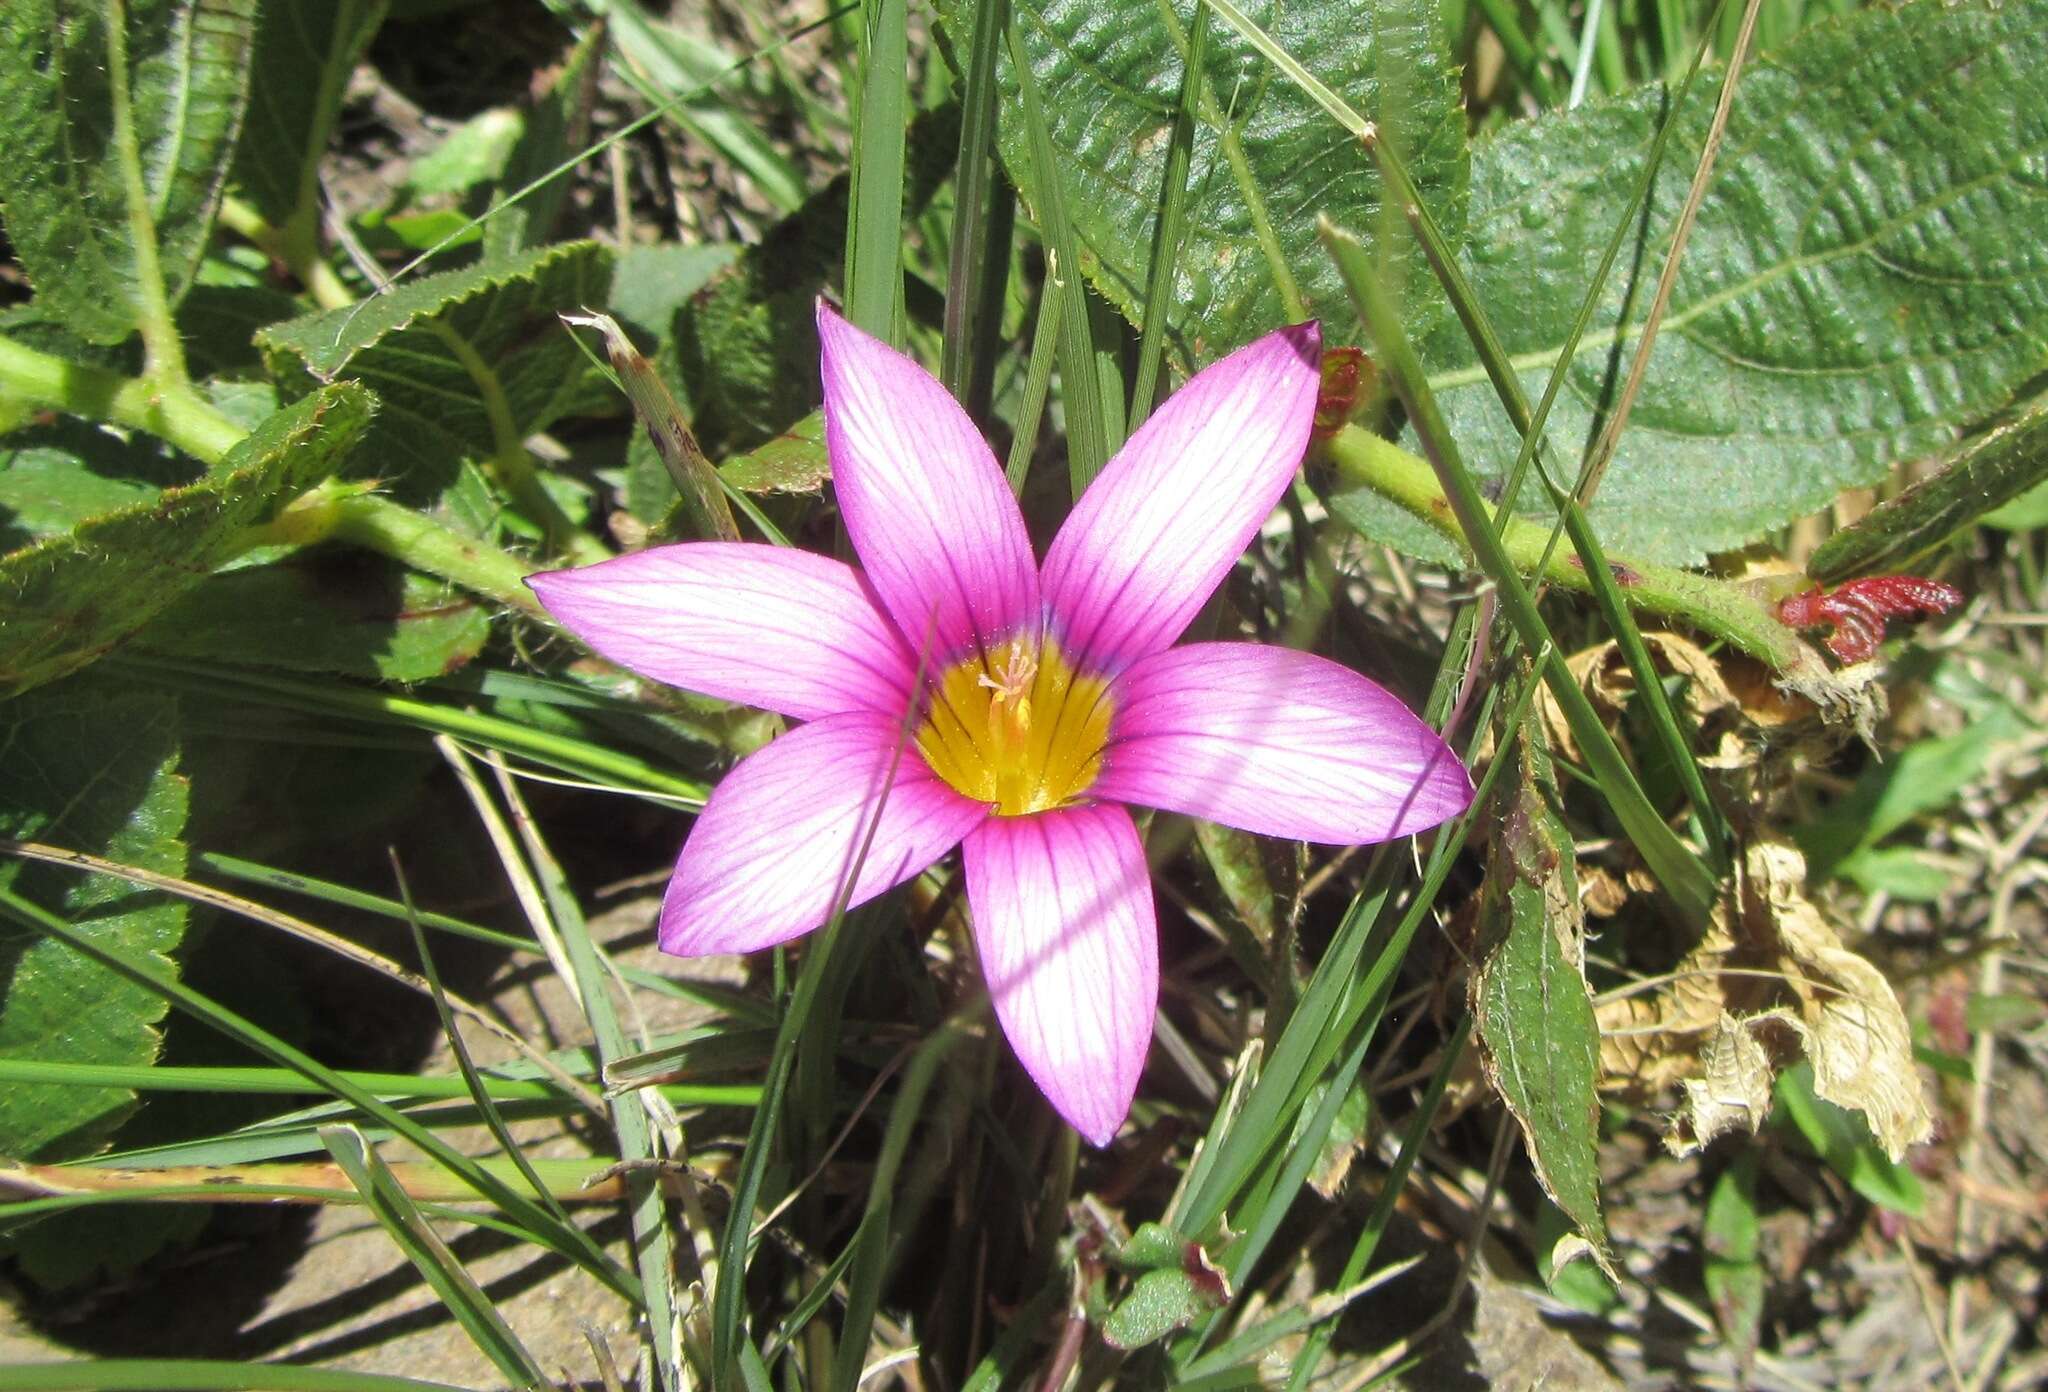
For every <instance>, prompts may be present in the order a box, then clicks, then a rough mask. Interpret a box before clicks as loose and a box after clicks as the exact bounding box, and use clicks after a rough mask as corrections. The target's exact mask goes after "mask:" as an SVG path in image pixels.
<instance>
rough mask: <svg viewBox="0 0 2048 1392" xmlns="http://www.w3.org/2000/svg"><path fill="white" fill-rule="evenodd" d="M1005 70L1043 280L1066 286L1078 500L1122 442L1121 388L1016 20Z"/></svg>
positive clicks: (1065, 341) (1072, 462) (1065, 340)
mask: <svg viewBox="0 0 2048 1392" xmlns="http://www.w3.org/2000/svg"><path fill="white" fill-rule="evenodd" d="M1008 32H1009V48H1010V66H1011V67H1012V68H1013V69H1014V70H1015V72H1016V74H1017V85H1018V87H1019V89H1020V90H1021V91H1022V93H1023V98H1024V100H1023V107H1022V109H1023V116H1024V129H1025V131H1026V132H1027V134H1028V135H1029V137H1030V140H1031V162H1032V163H1033V164H1034V165H1036V166H1037V168H1038V170H1039V179H1038V185H1039V188H1040V189H1041V190H1042V192H1041V193H1040V195H1039V198H1040V202H1041V204H1042V205H1043V206H1041V207H1040V208H1039V209H1038V210H1037V211H1038V225H1039V228H1040V230H1041V231H1042V232H1043V233H1044V236H1045V251H1046V276H1047V278H1048V279H1050V280H1055V281H1061V282H1064V285H1065V290H1064V295H1065V298H1066V300H1067V303H1066V304H1065V305H1064V306H1063V307H1062V309H1061V312H1060V317H1059V343H1060V399H1061V401H1062V402H1063V403H1064V404H1065V406H1066V410H1067V477H1068V480H1069V484H1070V486H1071V488H1072V490H1073V496H1074V497H1076V498H1079V497H1080V496H1081V494H1082V492H1083V490H1085V489H1086V488H1087V487H1088V485H1089V484H1090V483H1091V482H1093V481H1094V478H1095V476H1096V475H1097V474H1098V473H1100V472H1102V466H1103V465H1104V464H1107V463H1108V462H1109V457H1110V455H1112V454H1114V453H1115V452H1116V447H1117V446H1118V445H1120V444H1122V443H1123V422H1124V414H1123V407H1122V403H1121V396H1122V393H1121V391H1115V392H1112V391H1111V390H1110V389H1109V388H1108V384H1107V383H1106V382H1105V380H1104V373H1103V371H1102V362H1101V357H1100V348H1099V345H1098V344H1097V343H1096V341H1095V327H1094V315H1093V314H1092V313H1090V311H1089V305H1088V291H1087V286H1086V282H1085V281H1084V280H1083V278H1082V275H1081V250H1080V242H1079V240H1078V239H1077V238H1076V237H1075V236H1074V229H1073V225H1072V224H1071V223H1069V222H1068V221H1067V203H1066V194H1065V193H1064V192H1063V191H1062V185H1061V175H1060V165H1059V159H1058V157H1057V156H1056V155H1055V154H1054V152H1053V147H1052V134H1051V131H1050V129H1049V128H1048V127H1047V125H1046V122H1045V108H1044V104H1043V99H1042V98H1041V97H1040V95H1039V91H1038V78H1037V77H1036V75H1035V74H1033V72H1032V70H1031V60H1030V59H1029V57H1028V56H1027V55H1026V54H1025V52H1024V40H1023V37H1022V36H1021V35H1020V34H1019V33H1018V30H1017V21H1016V19H1015V18H1014V17H1012V19H1011V20H1010V23H1009V25H1008Z"/></svg>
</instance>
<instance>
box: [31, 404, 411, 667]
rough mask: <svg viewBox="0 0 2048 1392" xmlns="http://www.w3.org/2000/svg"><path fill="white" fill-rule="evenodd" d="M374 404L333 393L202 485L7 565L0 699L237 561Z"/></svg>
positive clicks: (282, 418)
mask: <svg viewBox="0 0 2048 1392" xmlns="http://www.w3.org/2000/svg"><path fill="white" fill-rule="evenodd" d="M370 411H371V404H370V397H369V394H368V393H366V392H364V391H363V390H362V389H361V388H360V387H357V386H354V385H353V384H350V383H343V384H341V385H339V386H334V387H327V388H324V389H322V390H321V391H319V392H316V393H315V394H314V395H312V396H310V397H308V398H306V399H305V400H303V401H301V402H299V403H298V404H297V405H295V406H291V407H288V408H286V409H285V410H283V411H280V412H278V413H277V414H276V415H274V416H272V417H271V418H270V419H269V420H268V421H265V422H264V423H263V425H262V426H260V427H259V428H258V429H257V430H256V431H255V433H254V434H252V435H250V436H249V437H248V438H247V439H246V440H244V441H242V443H241V444H239V445H237V446H235V448H234V449H233V450H232V451H230V452H229V454H228V456H227V458H226V459H224V460H223V461H222V462H221V465H220V467H219V468H218V469H216V470H215V471H214V472H213V473H211V474H210V475H208V476H207V477H206V478H204V479H202V480H200V481H199V482H197V483H194V484H191V485H189V486H186V487H182V488H170V489H166V490H165V491H164V492H163V493H162V494H161V495H159V496H158V497H156V498H154V499H151V500H148V501H144V502H138V503H132V504H130V505H128V506H126V507H123V508H120V509H118V510H116V511H114V512H109V513H103V514H101V515H99V516H96V517H92V518H89V519H88V520H86V521H84V522H81V523H79V524H78V525H77V526H76V527H74V528H73V529H72V530H71V531H69V532H66V533H63V534H60V535H57V536H52V537H49V538H47V539H45V540H43V541H40V542H37V543H36V544H34V545H32V546H27V547H24V548H22V549H21V550H19V551H16V552H14V553H13V554H11V555H9V556H6V557H4V558H0V697H5V696H8V695H12V694H14V693H16V692H20V691H23V690H26V689H27V688H29V687H32V686H36V685H38V684H40V683H42V682H46V681H50V680H53V679H55V678H57V677H60V676H63V675H64V674H65V673H66V672H70V671H72V670H74V669H76V668H79V667H83V666H84V665H85V664H87V663H89V662H91V661H93V660H94V659H95V658H98V657H99V656H101V655H102V654H103V653H105V652H106V651H107V650H108V649H109V648H111V647H113V646H114V644H116V643H118V642H119V641H120V640H121V639H122V638H125V637H126V636H127V635H128V634H130V633H131V632H133V631H134V630H135V629H137V628H140V627H141V626H142V625H143V624H145V623H147V622H149V620H150V619H151V618H152V617H153V616H154V615H156V614H157V613H158V612H160V611H161V610H162V609H164V608H165V606H167V605H169V604H170V603H171V601H172V600H174V599H176V598H177V597H178V596H179V595H180V594H182V593H183V592H184V591H186V590H188V589H190V588H191V587H192V586H194V585H196V584H198V583H199V582H200V581H201V580H202V579H204V578H205V577H206V576H207V575H208V574H209V573H210V572H211V571H212V570H213V569H214V568H215V567H216V566H218V565H220V564H221V563H222V562H224V561H226V560H227V559H229V558H230V557H231V556H233V555H234V553H235V551H236V549H237V548H238V546H240V544H241V542H242V537H243V534H244V533H245V532H246V530H247V529H248V528H250V527H254V526H257V525H259V524H261V523H263V522H266V521H268V520H270V518H271V517H272V516H274V515H275V514H276V512H277V511H278V509H279V508H281V507H282V506H283V505H284V504H285V503H286V502H288V501H289V500H290V499H292V498H293V497H296V496H297V495H298V494H300V493H302V492H304V491H305V490H306V489H308V488H310V487H312V486H313V485H314V484H316V483H318V482H319V481H320V480H321V479H323V478H325V477H326V476H327V475H328V474H330V473H332V472H333V471H334V469H335V467H336V466H337V465H338V464H340V462H341V458H342V456H343V455H344V454H345V453H346V452H347V450H348V448H349V446H351V445H352V444H354V443H355V441H356V438H357V436H359V435H360V434H361V433H362V430H363V427H364V425H365V424H366V423H367V422H368V420H369V418H370Z"/></svg>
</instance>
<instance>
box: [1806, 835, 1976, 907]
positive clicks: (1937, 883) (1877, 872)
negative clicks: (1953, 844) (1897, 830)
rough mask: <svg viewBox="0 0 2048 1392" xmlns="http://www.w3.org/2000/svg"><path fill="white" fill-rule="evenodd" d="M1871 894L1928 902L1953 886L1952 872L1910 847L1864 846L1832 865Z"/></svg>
mask: <svg viewBox="0 0 2048 1392" xmlns="http://www.w3.org/2000/svg"><path fill="white" fill-rule="evenodd" d="M1835 873H1836V874H1838V875H1840V876H1842V877H1843V878H1845V879H1849V880H1854V881H1855V882H1856V883H1857V884H1859V885H1861V886H1862V887H1863V888H1864V889H1865V890H1868V891H1869V892H1871V893H1873V894H1877V893H1883V894H1889V895H1890V896H1891V897H1892V898H1894V899H1903V900H1905V901H1907V902H1908V903H1913V904H1931V903H1933V902H1935V901H1936V900H1937V899H1939V898H1941V896H1942V895H1944V894H1946V893H1948V892H1949V890H1950V889H1952V888H1953V887H1954V886H1955V882H1956V875H1955V871H1953V870H1951V869H1949V868H1948V867H1947V866H1945V865H1943V864H1941V863H1940V862H1939V861H1936V860H1932V859H1930V858H1929V857H1928V854H1927V852H1925V851H1923V850H1920V849H1918V848H1916V847H1913V846H1866V847H1864V848H1863V849H1862V850H1860V851H1857V852H1856V853H1855V854H1854V855H1851V856H1849V857H1848V858H1847V859H1846V860H1843V861H1842V862H1841V863H1840V864H1838V865H1837V866H1836V867H1835Z"/></svg>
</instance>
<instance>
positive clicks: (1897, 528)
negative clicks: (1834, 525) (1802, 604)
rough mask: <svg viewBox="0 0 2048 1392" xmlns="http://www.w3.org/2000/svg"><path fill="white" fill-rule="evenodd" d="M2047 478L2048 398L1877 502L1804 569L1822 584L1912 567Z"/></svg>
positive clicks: (1821, 550) (1817, 553)
mask: <svg viewBox="0 0 2048 1392" xmlns="http://www.w3.org/2000/svg"><path fill="white" fill-rule="evenodd" d="M2043 480H2048V401H2041V400H2037V401H2035V402H2033V403H2032V404H2031V405H2030V406H2029V407H2028V409H2026V410H2025V411H2023V412H2021V413H2020V415H2019V416H2018V417H2017V418H2016V419H2014V420H2011V421H2008V422H2006V423H2005V424H2003V425H2000V426H1998V427H1997V428H1996V429H1994V430H1991V431H1988V432H1987V433H1985V434H1984V435H1981V436H1979V437H1977V438H1975V439H1972V440H1969V441H1967V442H1965V443H1964V444H1963V445H1962V446H1960V447H1959V448H1957V449H1956V450H1955V451H1954V452H1953V453H1952V454H1951V455H1950V456H1949V458H1948V459H1946V460H1944V461H1943V463H1942V467H1941V472H1940V473H1937V474H1935V475H1934V476H1933V477H1931V478H1927V479H1923V480H1922V481H1921V482H1919V483H1916V484H1914V485H1913V486H1912V487H1911V488H1908V489H1907V490H1906V491H1905V492H1903V493H1901V494H1899V496H1898V497H1896V498H1891V499H1887V500H1886V501H1885V502H1883V503H1880V504H1879V505H1878V506H1877V507H1875V508H1872V509H1871V510H1870V511H1869V512H1867V513H1865V514H1864V515H1863V516H1862V517H1860V518H1858V519H1857V520H1856V522H1855V523H1854V524H1853V525H1851V526H1848V527H1844V528H1843V529H1842V530H1841V531H1839V532H1836V533H1835V534H1834V535H1833V536H1831V537H1829V538H1828V539H1827V540H1826V541H1824V542H1822V543H1821V544H1820V547H1819V548H1818V549H1817V550H1815V552H1814V553H1813V556H1812V558H1811V559H1809V560H1808V561H1807V563H1806V573H1807V574H1808V575H1810V576H1812V577H1813V578H1814V579H1815V580H1818V581H1820V582H1821V583H1822V584H1824V585H1833V584H1835V583H1837V582H1839V581H1842V580H1847V579H1849V578H1850V577H1851V576H1856V575H1870V574H1874V573H1880V572H1886V571H1901V570H1905V569H1907V568H1909V567H1910V565H1911V564H1912V561H1913V558H1914V557H1916V556H1918V555H1920V554H1921V553H1922V552H1924V551H1926V550H1927V549H1928V548H1929V547H1932V546H1938V545H1939V544H1941V543H1942V542H1943V541H1946V540H1947V539H1948V538H1949V536H1950V535H1951V534H1952V533H1954V532H1955V531H1957V530H1958V529H1960V528H1963V527H1967V526H1969V525H1970V524H1971V523H1972V522H1975V521H1976V520H1977V519H1978V518H1980V517H1983V516H1984V515H1985V514H1987V513H1993V514H1995V512H1996V510H1997V509H1998V508H2000V507H2001V506H2003V505H2004V504H2006V503H2010V502H2013V501H2014V500H2015V499H2019V498H2021V497H2023V496H2024V495H2025V494H2026V493H2027V492H2028V490H2030V489H2032V488H2035V487H2036V486H2038V485H2039V484H2041V483H2042V482H2043Z"/></svg>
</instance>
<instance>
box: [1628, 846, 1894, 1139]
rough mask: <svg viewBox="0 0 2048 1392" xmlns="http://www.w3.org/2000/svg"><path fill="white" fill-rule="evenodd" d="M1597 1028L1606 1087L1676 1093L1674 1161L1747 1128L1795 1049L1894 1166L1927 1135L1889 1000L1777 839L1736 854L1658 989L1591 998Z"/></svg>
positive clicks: (1763, 1111)
mask: <svg viewBox="0 0 2048 1392" xmlns="http://www.w3.org/2000/svg"><path fill="white" fill-rule="evenodd" d="M1599 1019H1600V1025H1601V1030H1602V1040H1601V1068H1602V1074H1603V1083H1604V1084H1605V1085H1606V1086H1609V1087H1623V1088H1626V1089H1628V1090H1629V1091H1631V1092H1633V1093H1635V1094H1637V1095H1639V1096H1644V1097H1647V1096H1650V1095H1653V1094H1656V1093H1659V1092H1662V1091H1664V1090H1666V1089H1668V1088H1670V1087H1672V1086H1674V1085H1681V1086H1682V1088H1683V1091H1684V1097H1685V1101H1684V1105H1683V1107H1682V1108H1681V1109H1680V1111H1679V1112H1678V1113H1677V1114H1676V1115H1675V1116H1674V1117H1673V1126H1672V1131H1671V1134H1670V1135H1669V1136H1668V1137H1667V1144H1668V1145H1670V1146H1671V1148H1672V1149H1673V1150H1675V1151H1678V1152H1679V1153H1685V1152H1688V1151H1691V1150H1694V1149H1697V1148H1698V1147H1699V1146H1702V1145H1704V1144H1706V1142H1708V1141H1710V1140H1712V1139H1713V1138H1714V1137H1715V1136H1717V1135H1720V1134H1723V1133H1724V1132H1727V1131H1732V1130H1736V1129H1738V1128H1740V1129H1746V1130H1749V1131H1754V1130H1755V1129H1756V1128H1757V1126H1758V1125H1759V1124H1761V1122H1762V1120H1763V1118H1764V1117H1765V1116H1766V1115H1767V1114H1768V1112H1769V1110H1770V1104H1771V1089H1772V1085H1773V1083H1774V1081H1775V1080H1776V1077H1777V1074H1778V1073H1779V1071H1781V1070H1782V1069H1783V1068H1784V1067H1785V1066H1787V1065H1788V1064H1789V1063H1790V1062H1791V1061H1792V1060H1793V1059H1794V1058H1796V1057H1797V1056H1798V1055H1800V1054H1804V1055H1805V1056H1806V1057H1807V1058H1808V1059H1810V1060H1811V1061H1812V1064H1813V1072H1814V1092H1815V1093H1816V1094H1817V1095H1818V1096H1820V1097H1822V1098H1825V1099H1826V1100H1828V1101H1830V1102H1833V1103H1835V1104H1836V1105H1838V1106H1841V1107H1845V1108H1848V1109H1850V1110H1853V1111H1859V1112H1862V1113H1863V1114H1864V1117H1865V1119H1866V1120H1867V1121H1868V1123H1869V1125H1870V1130H1871V1134H1872V1135H1873V1136H1874V1137H1876V1139H1877V1141H1878V1144H1879V1145H1881V1146H1882V1147H1883V1148H1884V1149H1885V1151H1886V1153H1887V1154H1889V1155H1890V1156H1891V1157H1892V1158H1893V1159H1894V1160H1897V1159H1898V1158H1899V1157H1900V1156H1902V1155H1903V1154H1904V1153H1905V1150H1906V1148H1907V1147H1908V1146H1910V1145H1912V1144H1914V1143H1915V1142H1917V1141H1921V1140H1925V1139H1926V1138H1927V1136H1928V1135H1929V1134H1930V1133H1931V1132H1932V1130H1933V1120H1932V1118H1931V1117H1930V1115H1929V1114H1928V1111H1927V1106H1926V1102H1925V1100H1924V1099H1923V1097H1922V1095H1921V1089H1920V1080H1919V1077H1918V1075H1917V1073H1916V1072H1915V1071H1914V1065H1913V1047H1912V1033H1911V1030H1910V1029H1909V1027H1908V1026H1907V1023H1906V1017H1905V1012H1904V1011H1903V1010H1901V1009H1900V1007H1899V1001H1898V997H1897V995H1896V994H1894V993H1893V991H1892V988H1891V984H1890V983H1889V982H1887V981H1886V980H1885V978H1884V974H1883V973H1882V972H1880V971H1879V970H1878V969H1877V968H1876V967H1875V966H1873V965H1872V964H1871V963H1870V962H1869V961H1868V960H1867V959H1865V958H1864V957H1862V956H1860V955H1859V954H1857V953H1855V952H1853V951H1851V950H1850V949H1848V948H1847V947H1845V946H1843V944H1842V940H1841V938H1840V937H1839V936H1838V935H1837V934H1836V932H1835V930H1834V929H1833V928H1832V927H1831V926H1830V925H1829V924H1828V921H1827V919H1826V917H1825V916H1824V915H1823V913H1822V912H1821V910H1820V908H1819V907H1818V906H1817V905H1816V904H1815V903H1814V902H1813V901H1812V900H1811V899H1810V898H1809V897H1808V896H1807V892H1806V861H1805V858H1804V857H1803V856H1801V855H1800V853H1799V851H1798V850H1797V849H1796V848H1795V847H1793V846H1791V845H1790V844H1788V843H1785V842H1782V841H1769V840H1766V841H1758V842H1755V843H1753V844H1751V845H1750V846H1749V847H1748V848H1747V849H1746V851H1745V853H1744V856H1743V864H1742V874H1741V881H1740V886H1739V893H1738V894H1737V896H1736V897H1735V900H1734V903H1733V905H1732V906H1731V905H1730V904H1728V903H1726V902H1724V903H1723V905H1722V906H1721V907H1720V909H1719V910H1718V911H1717V913H1716V917H1715V921H1714V923H1713V925H1712V926H1711V927H1710V928H1709V930H1708V932H1707V934H1706V935H1705V936H1704V937H1703V938H1702V939H1701V940H1700V942H1699V944H1698V945H1697V946H1696V947H1695V948H1694V949H1693V951H1692V952H1691V953H1690V954H1688V956H1687V957H1686V959H1685V960H1684V961H1683V962H1681V963H1680V964H1679V967H1678V969H1677V970H1676V971H1675V972H1673V973H1672V975H1671V978H1670V980H1669V981H1668V982H1667V983H1666V984H1665V985H1663V986H1662V987H1661V988H1660V989H1659V990H1658V991H1657V992H1655V993H1654V994H1652V995H1648V996H1641V995H1636V996H1627V997H1623V998H1620V999H1615V1000H1609V1001H1606V1002H1604V1003H1602V1004H1601V1006H1600V1007H1599ZM1701 1041H1704V1043H1702V1042H1701Z"/></svg>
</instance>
